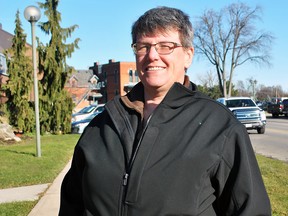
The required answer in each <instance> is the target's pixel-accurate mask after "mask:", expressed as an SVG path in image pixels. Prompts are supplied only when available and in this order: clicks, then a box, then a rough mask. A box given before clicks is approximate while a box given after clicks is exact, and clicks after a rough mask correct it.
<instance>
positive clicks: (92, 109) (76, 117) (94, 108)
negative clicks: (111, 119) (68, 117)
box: [72, 104, 105, 122]
mask: <svg viewBox="0 0 288 216" xmlns="http://www.w3.org/2000/svg"><path fill="white" fill-rule="evenodd" d="M104 106H105V104H91V105H89V106H87V107H84V108H83V109H81V110H80V111H79V112H77V113H74V114H72V122H76V121H80V120H82V119H85V118H87V117H88V116H90V115H91V114H93V113H101V112H102V111H103V110H104Z"/></svg>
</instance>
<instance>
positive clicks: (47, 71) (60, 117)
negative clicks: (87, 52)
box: [38, 0, 79, 133]
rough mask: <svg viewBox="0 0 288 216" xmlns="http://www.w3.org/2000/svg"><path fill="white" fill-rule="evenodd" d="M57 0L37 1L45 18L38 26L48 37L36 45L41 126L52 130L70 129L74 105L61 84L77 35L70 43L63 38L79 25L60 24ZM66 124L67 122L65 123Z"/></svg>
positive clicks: (63, 130)
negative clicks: (40, 74) (39, 80)
mask: <svg viewBox="0 0 288 216" xmlns="http://www.w3.org/2000/svg"><path fill="white" fill-rule="evenodd" d="M58 3H59V0H46V1H45V3H38V4H39V7H40V8H42V9H44V10H45V12H44V14H45V15H46V16H47V18H48V21H47V22H43V23H40V24H39V25H40V28H41V30H42V31H44V32H45V33H46V34H47V35H51V39H50V41H49V43H48V44H47V45H46V46H43V44H40V45H39V48H38V53H39V64H40V66H39V67H40V68H41V71H43V79H42V80H41V88H42V89H41V90H40V91H41V97H40V110H41V112H40V113H41V116H42V119H41V129H42V131H51V132H53V133H59V132H62V133H67V132H70V125H71V115H72V109H73V102H72V98H71V97H70V96H69V95H68V94H67V92H66V90H65V89H64V85H65V83H66V81H67V77H68V75H69V73H71V71H72V68H71V67H69V66H68V65H67V64H66V58H67V57H71V54H72V53H73V52H74V50H75V49H76V48H78V41H79V39H78V38H77V39H76V40H74V42H72V43H70V44H65V42H66V39H67V38H69V37H71V34H72V33H73V32H74V30H75V29H76V28H77V27H78V26H77V25H73V26H71V27H69V28H61V26H60V23H61V13H59V12H58V11H57V7H58ZM68 125H69V126H68Z"/></svg>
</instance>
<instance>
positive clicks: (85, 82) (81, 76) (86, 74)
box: [68, 70, 93, 87]
mask: <svg viewBox="0 0 288 216" xmlns="http://www.w3.org/2000/svg"><path fill="white" fill-rule="evenodd" d="M92 76H93V71H92V70H77V71H76V72H75V73H72V74H71V75H70V76H69V79H68V82H69V80H70V78H72V77H73V78H74V79H76V80H77V86H78V87H88V86H89V80H90V79H91V78H92Z"/></svg>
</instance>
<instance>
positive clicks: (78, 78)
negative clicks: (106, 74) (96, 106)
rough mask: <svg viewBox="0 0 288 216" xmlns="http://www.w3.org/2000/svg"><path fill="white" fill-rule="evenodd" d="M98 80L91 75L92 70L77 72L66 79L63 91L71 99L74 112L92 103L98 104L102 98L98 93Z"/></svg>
mask: <svg viewBox="0 0 288 216" xmlns="http://www.w3.org/2000/svg"><path fill="white" fill-rule="evenodd" d="M98 80H99V78H98V77H97V76H96V75H95V74H93V71H92V70H77V71H76V72H75V73H72V74H71V75H70V77H69V78H68V80H67V82H66V84H65V89H66V90H67V91H68V92H69V94H70V95H71V97H72V100H73V103H74V104H75V108H74V112H76V111H79V110H80V109H82V108H83V107H85V106H88V105H89V104H92V103H98V100H99V99H101V98H102V94H101V93H99V90H100V87H99V83H98Z"/></svg>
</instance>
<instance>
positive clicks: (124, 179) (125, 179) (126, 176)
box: [123, 173, 129, 186]
mask: <svg viewBox="0 0 288 216" xmlns="http://www.w3.org/2000/svg"><path fill="white" fill-rule="evenodd" d="M128 177H129V174H128V173H125V175H124V176H123V186H126V185H127V183H128Z"/></svg>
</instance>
